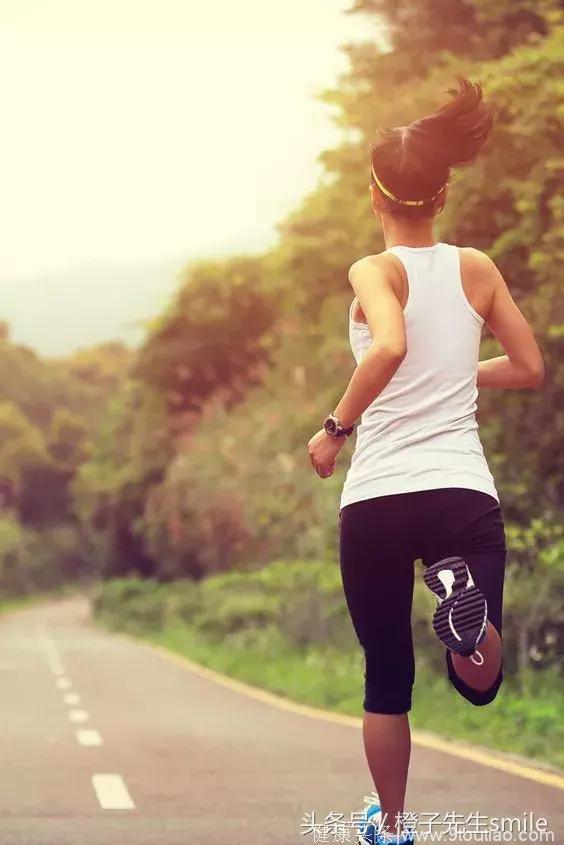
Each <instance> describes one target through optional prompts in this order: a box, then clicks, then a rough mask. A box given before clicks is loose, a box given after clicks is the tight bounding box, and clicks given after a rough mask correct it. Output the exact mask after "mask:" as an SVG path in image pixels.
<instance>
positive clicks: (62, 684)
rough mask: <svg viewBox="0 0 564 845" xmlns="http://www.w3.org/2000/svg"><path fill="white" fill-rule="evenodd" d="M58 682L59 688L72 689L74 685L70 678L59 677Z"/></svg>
mask: <svg viewBox="0 0 564 845" xmlns="http://www.w3.org/2000/svg"><path fill="white" fill-rule="evenodd" d="M56 684H57V686H58V687H59V689H70V687H72V681H71V679H70V678H57V680H56Z"/></svg>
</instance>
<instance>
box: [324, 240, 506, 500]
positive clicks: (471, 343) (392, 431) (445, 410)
mask: <svg viewBox="0 0 564 845" xmlns="http://www.w3.org/2000/svg"><path fill="white" fill-rule="evenodd" d="M387 252H390V253H393V255H395V256H396V257H397V258H399V260H400V261H401V263H402V264H403V266H404V267H405V271H406V274H407V280H408V285H409V295H408V300H407V303H406V306H405V308H404V315H405V325H406V334H407V355H406V357H405V358H404V359H403V361H402V363H401V364H400V366H399V368H398V369H397V371H396V372H395V373H394V375H393V377H392V379H391V380H390V382H389V383H388V384H387V385H386V387H385V388H384V390H383V391H382V392H381V393H380V394H379V395H378V396H377V397H376V399H375V400H374V401H373V402H372V404H371V405H369V406H368V408H367V409H366V411H365V412H364V413H363V414H362V416H361V419H360V422H359V424H358V425H357V428H356V445H355V449H354V452H353V455H352V459H351V465H350V468H349V470H348V472H347V475H346V478H345V482H344V485H343V489H342V493H341V502H340V507H341V508H343V507H345V505H348V504H351V503H352V502H356V501H359V500H361V499H370V498H372V497H374V496H384V495H388V494H390V493H406V492H412V491H416V490H432V489H436V488H440V487H465V488H469V489H471V490H481V491H482V492H484V493H489V494H490V495H491V496H493V497H494V499H496V500H497V501H498V502H499V496H498V493H497V490H496V487H495V484H494V479H493V476H492V474H491V472H490V470H489V468H488V464H487V461H486V458H485V456H484V451H483V448H482V444H481V441H480V436H479V434H478V423H477V420H476V416H475V411H476V408H477V403H476V400H477V398H478V389H477V386H476V378H477V369H478V356H479V351H480V337H481V332H482V326H483V324H484V321H483V319H482V318H481V317H480V315H479V314H478V313H477V312H476V311H475V310H474V308H473V307H472V306H471V305H470V303H469V301H468V299H467V298H466V295H465V293H464V288H463V287H462V279H461V273H460V253H459V251H458V248H457V247H456V246H453V245H451V244H446V243H438V244H435V245H434V246H430V247H407V246H395V247H391V248H390V249H388V250H387ZM354 302H355V300H354V299H353V301H352V303H351V308H350V311H349V339H350V344H351V348H352V351H353V355H354V357H355V359H356V362H357V364H358V363H359V362H360V360H361V359H362V357H363V355H364V353H365V352H366V350H367V349H368V348H369V346H370V345H371V343H372V335H371V333H370V329H369V328H368V326H367V325H366V324H365V323H357V322H355V321H354V320H353V319H352V309H353V306H354Z"/></svg>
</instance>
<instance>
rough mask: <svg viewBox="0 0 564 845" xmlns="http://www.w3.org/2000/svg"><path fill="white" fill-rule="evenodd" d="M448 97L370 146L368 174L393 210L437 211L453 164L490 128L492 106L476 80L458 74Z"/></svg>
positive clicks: (466, 158) (466, 159)
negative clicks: (438, 106) (430, 111)
mask: <svg viewBox="0 0 564 845" xmlns="http://www.w3.org/2000/svg"><path fill="white" fill-rule="evenodd" d="M447 93H448V94H450V95H451V96H452V99H451V100H450V101H449V102H447V103H445V104H444V105H443V106H441V107H440V108H438V109H436V110H435V111H434V112H432V113H431V114H429V115H427V116H426V117H422V118H420V119H418V120H414V121H412V122H411V123H410V124H409V125H408V126H402V127H397V128H395V129H384V130H381V131H380V137H379V138H378V139H377V140H375V141H373V142H372V144H371V148H370V153H371V164H372V179H373V183H374V184H376V185H377V186H378V188H379V190H380V192H381V195H382V207H383V208H385V210H387V211H390V212H392V213H404V214H405V213H409V214H411V215H417V216H423V215H429V214H436V213H437V211H439V210H440V209H441V208H442V206H443V205H444V200H445V190H444V189H445V188H446V186H447V183H448V182H449V181H450V179H451V168H453V167H460V166H462V165H466V164H470V163H471V162H473V161H474V160H475V158H476V157H477V155H478V153H479V151H480V149H481V147H482V145H483V144H484V142H485V141H486V140H487V138H488V137H489V136H490V134H491V131H492V128H493V109H492V108H491V106H490V105H488V104H487V103H486V102H485V101H484V99H483V95H482V87H481V85H480V84H479V83H473V82H469V81H468V80H467V79H465V78H464V77H462V76H461V77H458V88H452V89H450V90H449V91H448V92H447Z"/></svg>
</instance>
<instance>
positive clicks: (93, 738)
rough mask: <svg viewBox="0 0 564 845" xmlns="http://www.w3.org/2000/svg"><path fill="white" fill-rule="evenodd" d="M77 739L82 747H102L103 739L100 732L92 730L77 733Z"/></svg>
mask: <svg viewBox="0 0 564 845" xmlns="http://www.w3.org/2000/svg"><path fill="white" fill-rule="evenodd" d="M76 738H77V740H78V742H79V743H80V745H87V746H94V745H102V737H101V736H100V734H99V733H98V731H95V730H92V729H91V728H88V729H83V730H80V731H77V732H76Z"/></svg>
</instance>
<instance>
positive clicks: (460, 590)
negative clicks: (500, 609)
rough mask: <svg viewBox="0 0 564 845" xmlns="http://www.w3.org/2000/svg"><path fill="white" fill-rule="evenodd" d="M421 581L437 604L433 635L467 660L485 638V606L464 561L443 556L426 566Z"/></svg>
mask: <svg viewBox="0 0 564 845" xmlns="http://www.w3.org/2000/svg"><path fill="white" fill-rule="evenodd" d="M423 580H424V581H425V583H426V585H427V586H428V587H429V589H430V590H431V592H432V593H433V594H434V596H435V598H436V599H437V601H438V607H437V609H436V610H435V614H434V616H433V630H434V631H435V634H436V635H437V637H438V638H439V640H440V641H441V642H442V643H443V644H444V645H445V646H446V647H447V648H448V649H450V651H453V652H455V653H456V654H460V655H461V656H462V657H470V656H471V655H473V654H474V652H476V648H477V646H478V645H479V643H481V641H482V640H483V639H484V637H485V636H486V626H487V622H488V603H487V601H486V597H485V596H484V594H483V593H482V592H481V590H479V589H478V587H476V585H475V584H474V580H473V578H472V575H471V573H470V570H469V569H468V566H467V564H466V562H465V561H464V560H463V559H462V558H461V557H459V556H454V557H446V558H444V559H443V560H439V561H437V563H433V564H432V565H431V566H428V567H427V569H426V570H425V572H424V574H423ZM478 654H480V653H479V652H478ZM480 657H481V654H480ZM482 662H483V658H482ZM478 665H479V664H478Z"/></svg>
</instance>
